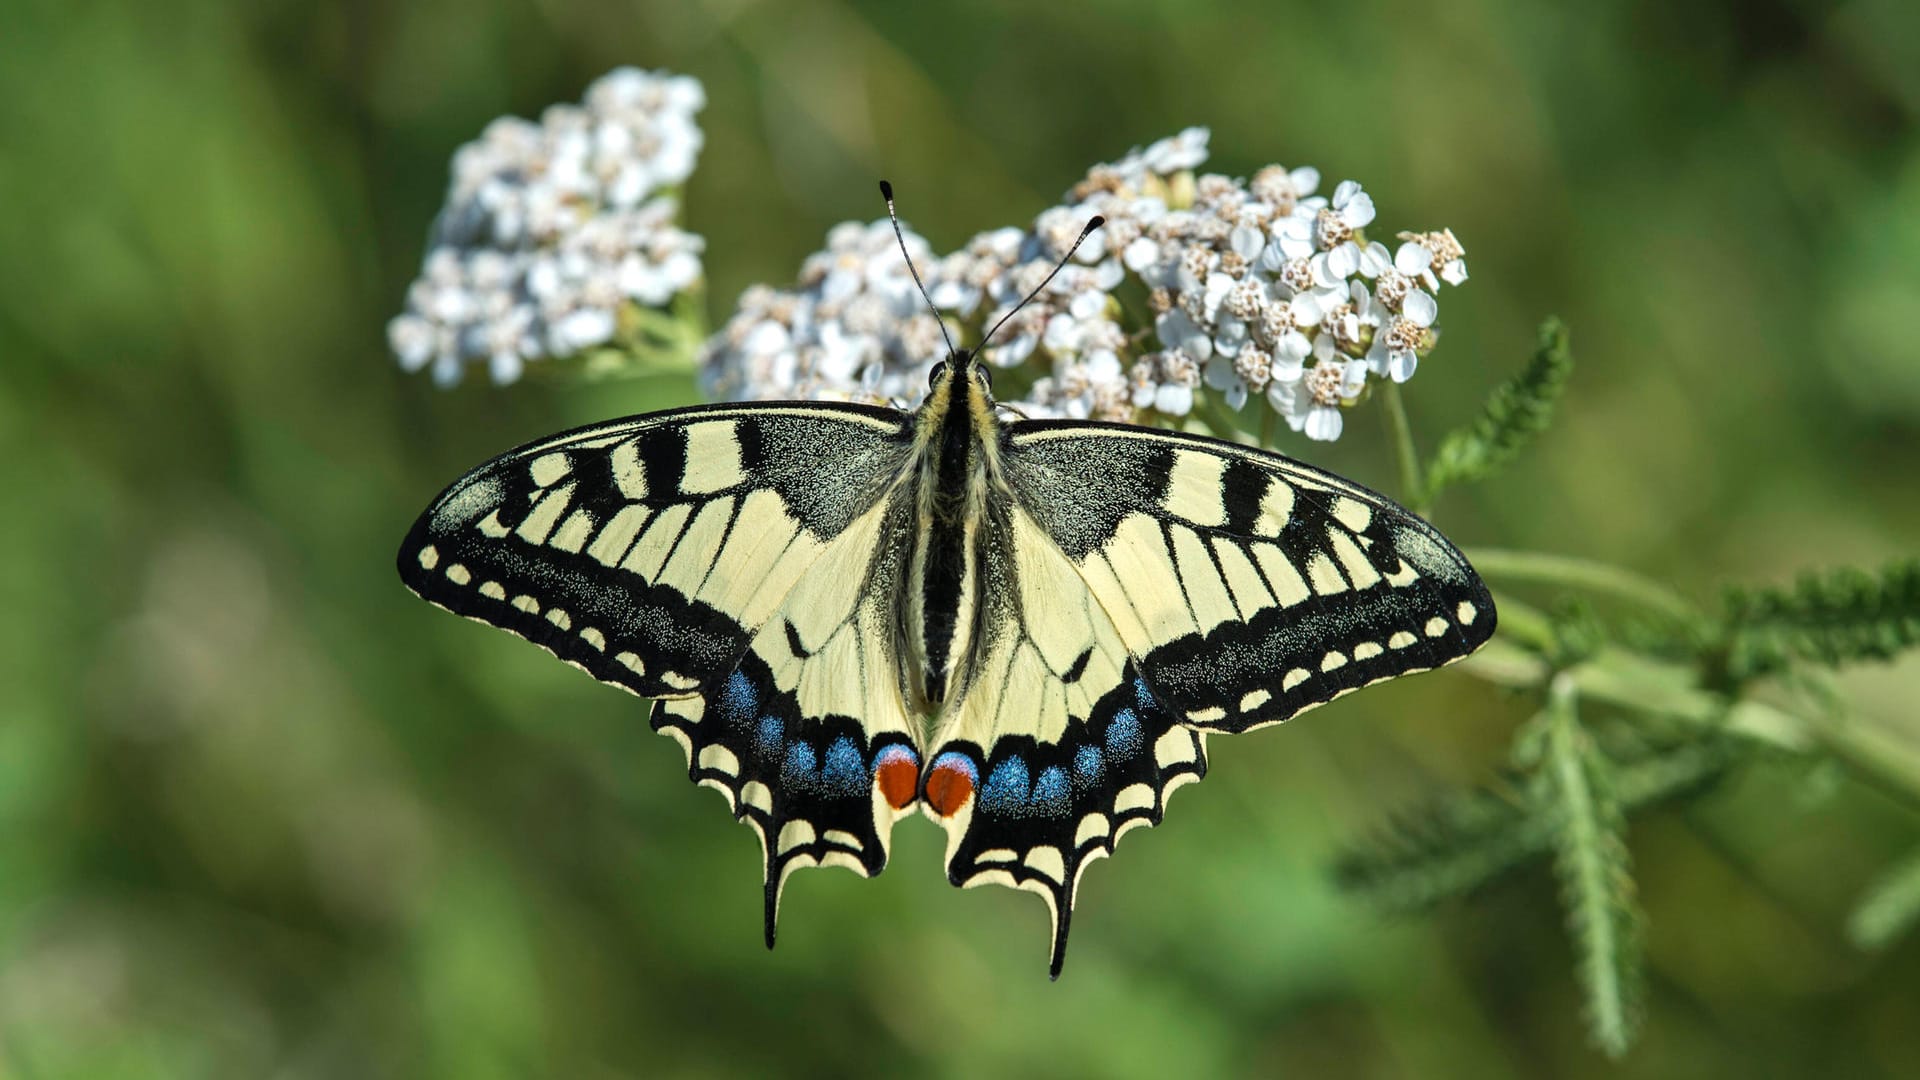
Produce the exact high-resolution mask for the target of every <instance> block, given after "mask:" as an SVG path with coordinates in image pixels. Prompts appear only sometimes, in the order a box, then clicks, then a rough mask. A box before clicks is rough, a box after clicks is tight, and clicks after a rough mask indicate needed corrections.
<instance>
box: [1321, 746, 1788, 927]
mask: <svg viewBox="0 0 1920 1080" xmlns="http://www.w3.org/2000/svg"><path fill="white" fill-rule="evenodd" d="M1751 751H1752V746H1751V744H1749V743H1747V742H1746V741H1745V740H1738V739H1733V738H1726V737H1707V738H1695V739H1690V740H1688V741H1685V742H1679V743H1676V744H1674V745H1669V746H1662V747H1658V748H1647V749H1644V750H1642V751H1640V753H1638V754H1636V755H1635V756H1634V757H1632V758H1631V759H1625V760H1622V761H1621V762H1619V763H1618V764H1616V765H1615V766H1614V770H1613V772H1614V776H1613V786H1614V791H1615V794H1616V797H1617V799H1618V801H1619V803H1620V805H1621V806H1622V807H1623V808H1625V809H1629V810H1640V809H1646V808H1650V807H1653V806H1657V805H1661V804H1664V803H1668V802H1672V801H1675V800H1678V799H1684V798H1689V797H1692V796H1694V795H1698V794H1701V793H1703V792H1704V791H1706V790H1707V789H1708V788H1710V787H1712V786H1713V784H1714V783H1715V782H1716V781H1717V780H1719V779H1720V777H1721V776H1723V775H1725V773H1726V772H1727V770H1728V769H1729V768H1731V767H1732V766H1733V765H1734V764H1736V763H1737V762H1738V761H1739V760H1740V758H1741V756H1742V755H1743V754H1745V753H1750V752H1751ZM1557 812H1558V809H1557V806H1556V805H1555V804H1554V803H1553V802H1551V801H1547V800H1542V799H1539V798H1536V797H1533V796H1532V795H1531V794H1530V793H1529V792H1528V791H1527V786H1526V783H1525V779H1524V778H1523V777H1521V776H1520V775H1518V774H1517V773H1511V774H1508V777H1507V778H1506V779H1505V780H1503V781H1502V782H1500V783H1498V784H1495V785H1493V786H1489V787H1483V788H1478V789H1475V790H1471V791H1463V792H1459V793H1457V794H1453V795H1450V796H1448V797H1445V798H1443V799H1440V800H1437V801H1436V802H1434V803H1432V804H1430V805H1427V806H1425V807H1422V808H1421V809H1420V810H1418V811H1416V812H1411V813H1406V814H1401V815H1396V816H1395V818H1394V820H1393V821H1391V822H1390V823H1389V824H1388V825H1387V826H1386V828H1385V829H1384V830H1382V832H1381V833H1380V834H1379V835H1378V836H1377V837H1375V838H1373V839H1371V840H1370V841H1369V842H1368V843H1367V844H1366V845H1365V846H1363V847H1356V848H1354V849H1352V850H1349V851H1348V852H1346V853H1345V854H1344V855H1342V856H1341V858H1340V859H1339V861H1338V862H1336V863H1335V865H1334V879H1335V881H1337V882H1338V883H1339V885H1340V887H1341V888H1343V889H1345V890H1347V891H1349V892H1352V893H1355V894H1357V895H1359V896H1360V897H1362V898H1363V899H1365V900H1367V901H1368V902H1370V903H1372V904H1374V905H1376V906H1378V907H1381V908H1384V909H1386V910H1390V911H1408V912H1411V911H1421V910H1425V909H1427V908H1430V907H1433V906H1434V905H1436V904H1439V903H1441V902H1443V901H1446V900H1450V899H1453V898H1455V897H1458V896H1463V895H1466V894H1468V893H1471V892H1472V891H1474V890H1475V889H1478V888H1480V887H1481V886H1484V885H1486V884H1488V883H1490V882H1492V881H1494V880H1496V879H1498V878H1499V877H1500V876H1501V875H1502V874H1504V873H1506V872H1507V871H1509V870H1513V869H1515V868H1517V867H1519V866H1522V865H1524V864H1525V863H1527V862H1528V861H1530V860H1532V859H1534V858H1536V857H1538V856H1540V855H1542V854H1545V853H1546V852H1547V851H1549V850H1551V849H1552V848H1553V845H1554V838H1555V836H1556V835H1557V830H1558V829H1559V827H1560V824H1559V820H1558V818H1557V816H1556V815H1557Z"/></svg>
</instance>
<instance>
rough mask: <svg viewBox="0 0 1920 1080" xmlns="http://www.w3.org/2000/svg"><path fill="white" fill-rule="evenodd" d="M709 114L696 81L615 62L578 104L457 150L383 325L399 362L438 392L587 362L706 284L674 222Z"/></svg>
mask: <svg viewBox="0 0 1920 1080" xmlns="http://www.w3.org/2000/svg"><path fill="white" fill-rule="evenodd" d="M705 105H706V92H705V91H704V90H703V89H702V88H701V86H700V83H699V82H698V81H697V80H695V79H692V78H689V77H687V76H684V75H669V74H667V73H665V72H646V71H641V70H639V69H637V68H618V69H616V70H614V71H611V72H609V73H607V74H606V75H604V76H602V77H601V78H600V79H599V80H598V81H596V82H595V83H594V84H593V85H592V86H590V87H588V88H587V92H586V96H585V98H584V100H583V102H582V104H580V105H556V106H553V107H552V108H549V109H548V110H547V111H546V112H545V113H544V114H543V115H542V116H541V118H540V120H539V122H537V123H536V122H533V121H530V120H523V119H520V118H517V117H502V118H501V119H498V120H495V121H494V122H493V123H491V124H489V125H488V126H487V129H486V131H485V132H484V133H482V135H481V137H480V138H479V139H478V140H476V141H474V142H471V143H468V144H467V145H465V146H463V147H461V148H460V150H459V151H458V152H457V153H456V154H455V155H454V159H453V179H452V183H451V185H450V186H449V189H448V193H447V202H446V205H445V206H444V207H443V208H442V209H441V211H440V214H439V216H438V218H436V219H435V221H434V225H433V230H432V233H431V236H430V237H429V240H428V248H427V255H426V260H425V264H424V266H423V269H422V271H421V275H420V277H419V278H418V279H417V280H415V281H414V283H413V285H412V286H411V287H410V288H409V290H408V293H407V305H406V310H405V311H403V312H402V313H401V314H400V315H398V316H396V317H395V318H394V319H393V321H392V322H390V323H389V324H388V326H387V337H388V341H389V343H390V344H391V345H392V347H393V350H394V353H395V355H396V356H398V357H399V360H400V365H401V366H402V367H403V368H405V369H406V370H408V371H418V370H421V369H422V368H431V369H432V371H433V377H434V379H435V381H437V382H439V383H440V384H442V385H451V384H453V383H455V382H458V381H459V380H460V378H461V377H462V375H463V374H464V373H465V371H466V368H467V367H468V366H470V365H484V366H485V367H486V368H487V370H488V373H489V374H490V375H491V376H492V378H493V380H494V381H495V382H499V383H508V382H512V381H514V380H515V379H517V378H519V376H520V374H521V373H522V371H523V370H524V369H525V367H526V365H527V363H529V362H531V361H536V360H539V359H542V358H545V357H566V356H572V355H576V354H579V353H581V352H583V351H585V350H588V349H592V348H594V347H596V346H600V345H603V344H606V343H608V342H610V341H612V340H613V339H614V338H615V337H616V335H618V334H619V333H621V328H622V314H623V312H624V311H626V310H629V309H631V308H632V307H634V306H639V307H648V308H657V307H662V306H665V305H666V304H668V303H669V302H670V301H672V299H673V298H674V297H675V296H676V295H677V294H679V293H682V292H684V291H686V290H688V289H689V288H691V287H692V286H693V285H694V284H695V283H696V282H697V281H699V280H700V277H701V272H702V271H701V262H700V256H701V252H702V250H703V246H704V244H703V241H702V240H701V238H700V237H698V236H695V235H693V234H692V233H688V232H685V231H683V230H681V229H680V228H678V227H677V226H676V225H675V220H676V218H677V216H678V213H679V200H678V199H677V197H676V196H675V194H674V192H675V190H676V188H677V186H678V185H680V184H681V183H683V182H684V181H685V180H686V179H687V177H688V176H689V175H691V174H692V172H693V168H694V163H695V161H696V159H697V158H698V156H699V153H700V148H701V144H702V141H703V139H702V135H701V132H700V128H699V126H698V125H697V124H696V123H695V122H694V114H695V113H697V112H699V110H700V109H701V108H703V107H704V106H705Z"/></svg>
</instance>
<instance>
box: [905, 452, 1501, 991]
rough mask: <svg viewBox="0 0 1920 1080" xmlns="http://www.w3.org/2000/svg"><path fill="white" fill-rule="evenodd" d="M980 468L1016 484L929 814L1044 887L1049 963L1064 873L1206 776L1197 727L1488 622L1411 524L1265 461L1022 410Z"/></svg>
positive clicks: (1356, 680) (1292, 465)
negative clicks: (953, 791) (963, 786)
mask: <svg viewBox="0 0 1920 1080" xmlns="http://www.w3.org/2000/svg"><path fill="white" fill-rule="evenodd" d="M1001 461H1002V463H1003V469H1004V474H1005V477H1006V480H1007V483H1008V486H1009V487H1010V488H1011V490H1012V492H1013V495H1014V498H1013V500H1012V505H1011V506H1008V507H1005V508H1003V509H1002V510H1001V512H1000V519H1001V520H999V521H997V522H996V523H995V524H994V527H993V528H992V529H991V530H990V533H989V554H990V556H991V557H990V558H989V559H988V560H987V562H988V571H987V573H988V575H989V581H988V582H987V586H988V587H987V589H986V596H987V598H988V599H987V600H986V601H985V614H984V622H985V624H986V626H987V627H988V630H987V632H986V633H985V634H983V635H982V637H983V640H985V641H987V642H989V645H988V647H987V649H986V650H985V653H984V655H985V657H986V659H985V661H984V662H983V664H982V666H981V669H980V674H979V675H978V677H977V678H975V679H974V680H973V681H972V682H971V683H970V684H969V688H968V692H967V696H966V697H965V698H963V699H962V700H961V701H960V702H959V703H958V704H957V705H956V707H955V708H954V709H953V710H951V715H950V717H949V718H948V719H947V721H946V722H945V723H944V724H943V726H942V727H941V729H940V730H939V731H938V732H937V733H936V736H935V738H934V740H933V744H932V745H933V746H935V747H936V749H935V750H934V751H933V756H932V762H931V765H930V769H929V774H928V783H929V785H930V791H931V790H932V788H933V786H934V785H936V784H938V782H939V781H940V780H941V778H942V777H943V775H946V774H943V772H942V768H943V765H944V766H946V767H947V768H948V769H949V770H950V771H951V770H953V769H959V768H960V767H961V766H963V765H964V766H970V767H971V769H972V772H971V773H970V774H964V775H965V776H966V777H967V778H968V779H970V780H972V781H973V782H974V783H975V784H977V789H978V793H977V797H976V798H974V799H972V800H971V801H970V802H968V803H967V804H966V805H964V806H959V805H958V804H959V802H960V800H957V799H951V798H949V799H947V800H945V802H946V803H948V804H949V805H952V806H954V807H956V812H955V813H953V814H949V815H943V816H942V817H941V820H942V822H943V824H945V825H946V826H947V828H948V830H949V843H948V874H949V877H950V878H951V879H952V880H953V881H954V882H955V883H956V884H960V885H976V884H987V883H998V884H1007V885H1013V886H1016V887H1019V888H1026V889H1030V890H1033V891H1035V892H1038V893H1040V894H1041V895H1042V896H1043V897H1044V898H1046V900H1047V902H1048V904H1049V906H1050V908H1051V910H1052V913H1053V922H1054V927H1053V934H1054V938H1053V946H1052V968H1053V971H1054V973H1055V974H1058V972H1059V967H1060V963H1061V959H1062V957H1063V954H1064V950H1065V947H1066V936H1067V929H1068V925H1069V920H1070V917H1071V913H1072V907H1073V898H1074V894H1075V891H1076V889H1077V887H1078V884H1079V878H1080V874H1081V873H1082V872H1083V871H1084V869H1085V868H1086V866H1087V865H1088V864H1089V863H1091V862H1092V861H1093V860H1094V859H1097V858H1099V857H1101V856H1104V855H1107V854H1110V853H1111V852H1112V851H1113V847H1114V844H1115V843H1116V842H1117V841H1118V839H1119V836H1120V835H1121V834H1122V833H1123V832H1125V831H1126V830H1127V829H1129V828H1131V827H1135V826H1138V825H1152V824H1157V823H1158V822H1159V821H1160V819H1161V816H1162V814H1163V813H1164V811H1165V806H1166V800H1167V796H1168V794H1169V793H1170V792H1171V791H1172V790H1173V789H1174V788H1176V787H1178V786H1180V785H1181V784H1183V783H1187V782H1191V781H1194V780H1198V779H1200V778H1201V777H1202V776H1203V775H1205V771H1206V756H1205V738H1206V736H1207V734H1209V733H1212V732H1240V731H1247V730H1250V729H1252V728H1255V727H1260V726H1263V725H1266V724H1273V723H1278V722H1280V721H1282V720H1286V719H1288V718H1290V717H1293V716H1296V715H1298V714H1299V713H1301V712H1303V711H1305V710H1307V709H1309V708H1312V707H1314V706H1316V705H1319V704H1323V703H1325V702H1327V701H1331V700H1332V699H1334V698H1336V697H1339V696H1340V695H1342V694H1345V693H1348V692H1351V691H1353V690H1356V689H1358V688H1360V687H1362V686H1366V685H1369V684H1371V683H1374V682H1378V681H1381V680H1383V679H1389V678H1393V677H1394V676H1397V675H1404V674H1408V673H1410V672H1415V671H1423V670H1427V669H1429V668H1435V667H1439V666H1442V665H1443V664H1447V663H1451V662H1453V661H1454V660H1458V659H1460V658H1461V657H1463V656H1466V655H1467V654H1469V653H1471V652H1473V651H1474V650H1475V649H1477V648H1479V646H1480V645H1481V644H1482V643H1484V642H1485V641H1486V640H1487V638H1488V637H1489V636H1490V635H1491V634H1492V631H1493V625H1494V609H1493V602H1492V600H1491V598H1490V597H1489V596H1488V594H1487V591H1486V588H1485V586H1484V585H1482V584H1481V582H1480V579H1479V577H1478V576H1477V575H1476V574H1475V573H1474V572H1473V569H1472V567H1470V566H1469V565H1468V564H1467V561H1466V559H1465V558H1464V557H1462V556H1461V555H1460V553H1459V552H1458V551H1457V550H1456V549H1455V548H1454V547H1453V545H1452V544H1450V543H1448V541H1447V540H1446V539H1445V538H1444V537H1442V536H1441V535H1440V534H1439V533H1438V532H1437V531H1436V530H1434V528H1433V527H1432V526H1431V525H1428V524H1427V523H1426V522H1424V521H1422V520H1420V519H1419V518H1417V517H1415V516H1414V515H1412V514H1411V513H1409V512H1408V511H1406V510H1405V509H1403V508H1401V507H1399V506H1397V505H1395V504H1394V503H1393V502H1392V501H1390V500H1388V499H1386V498H1384V497H1383V496H1380V495H1378V494H1376V493H1374V492H1371V491H1368V490H1367V489H1365V488H1362V487H1360V486H1358V485H1355V484H1353V483H1351V482H1349V481H1346V480H1342V479H1340V478H1338V477H1335V476H1332V475H1330V474H1327V473H1324V472H1321V471H1319V470H1317V469H1313V468H1311V467H1309V466H1306V465H1302V464H1300V463H1299V462H1296V461H1293V460H1291V459H1289V458H1286V457H1283V456H1281V455H1278V454H1272V453H1266V452H1262V451H1255V450H1249V449H1246V448H1243V447H1239V446H1235V445H1233V444H1230V443H1224V442H1220V441H1217V440H1212V439H1205V438H1200V437H1197V436H1189V435H1183V434H1178V433H1169V432H1159V431H1154V430H1152V429H1146V428H1139V427H1131V426H1125V425H1103V424H1092V423H1076V422H1070V421H1037V422H1028V423H1021V424H1016V425H1013V427H1012V428H1011V431H1010V436H1009V439H1008V440H1007V443H1006V445H1005V447H1004V449H1003V451H1002V454H1001ZM1036 714H1037V716H1036ZM953 775H955V776H960V775H963V774H961V773H954V774H953ZM940 802H941V800H937V799H931V798H930V799H929V806H930V807H931V808H933V809H936V810H937V809H938V808H939V804H940Z"/></svg>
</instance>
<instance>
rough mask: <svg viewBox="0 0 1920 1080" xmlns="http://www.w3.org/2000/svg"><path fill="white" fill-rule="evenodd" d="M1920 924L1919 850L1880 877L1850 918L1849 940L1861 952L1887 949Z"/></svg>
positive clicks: (1848, 920)
mask: <svg viewBox="0 0 1920 1080" xmlns="http://www.w3.org/2000/svg"><path fill="white" fill-rule="evenodd" d="M1915 921H1920V850H1917V851H1914V852H1912V853H1911V854H1909V855H1908V856H1907V857H1906V858H1904V859H1902V860H1900V861H1899V862H1897V863H1895V864H1894V865H1893V867H1892V868H1891V869H1889V870H1888V871H1887V872H1886V873H1884V874H1882V875H1880V877H1879V879H1878V880H1876V881H1875V882H1874V883H1873V885H1872V886H1870V887H1869V888H1868V889H1867V893H1866V895H1865V896H1863V897H1861V898H1860V904H1859V906H1858V907H1856V908H1854V909H1853V914H1852V915H1850V916H1848V918H1847V937H1848V938H1849V939H1850V940H1851V941H1852V942H1853V943H1854V945H1855V946H1857V947H1859V948H1862V949H1868V950H1873V949H1884V948H1886V947H1887V946H1888V945H1891V944H1892V943H1893V942H1894V940H1895V939H1897V938H1898V937H1900V935H1901V934H1903V933H1905V932H1906V931H1907V930H1908V929H1909V928H1910V927H1912V926H1913V924H1914V922H1915Z"/></svg>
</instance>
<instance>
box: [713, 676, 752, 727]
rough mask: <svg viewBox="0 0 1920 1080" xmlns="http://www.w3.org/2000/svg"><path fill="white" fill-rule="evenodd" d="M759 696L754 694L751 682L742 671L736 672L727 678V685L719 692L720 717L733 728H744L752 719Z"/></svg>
mask: <svg viewBox="0 0 1920 1080" xmlns="http://www.w3.org/2000/svg"><path fill="white" fill-rule="evenodd" d="M759 698H760V695H759V694H757V693H756V692H754V689H753V680H751V679H749V678H747V674H746V672H744V671H736V672H734V673H733V674H731V675H729V676H727V685H726V686H725V687H723V688H722V689H721V691H720V715H721V716H724V717H726V719H727V722H728V723H729V724H731V725H733V726H734V727H745V726H746V724H747V721H749V720H751V719H753V714H754V710H755V708H756V706H758V705H759V703H760V702H759Z"/></svg>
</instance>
